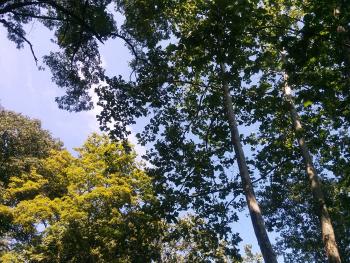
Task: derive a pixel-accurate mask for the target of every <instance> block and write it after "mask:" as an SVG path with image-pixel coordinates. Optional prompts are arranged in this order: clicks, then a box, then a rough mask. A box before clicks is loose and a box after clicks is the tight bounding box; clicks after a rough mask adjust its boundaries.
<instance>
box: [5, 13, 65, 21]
mask: <svg viewBox="0 0 350 263" xmlns="http://www.w3.org/2000/svg"><path fill="white" fill-rule="evenodd" d="M10 13H12V14H14V15H17V16H24V17H32V18H37V19H43V20H55V21H64V22H67V21H68V20H66V19H61V18H58V17H51V16H39V15H34V14H28V13H19V12H16V11H10Z"/></svg>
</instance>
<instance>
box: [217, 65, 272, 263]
mask: <svg viewBox="0 0 350 263" xmlns="http://www.w3.org/2000/svg"><path fill="white" fill-rule="evenodd" d="M220 68H221V72H222V75H223V82H222V83H223V91H224V100H225V109H226V113H227V118H228V123H229V127H230V132H231V143H232V145H233V148H234V151H235V154H236V158H237V162H238V167H239V173H240V176H241V180H242V187H243V190H244V194H245V197H246V201H247V205H248V209H249V214H250V218H251V220H252V224H253V227H254V232H255V235H256V238H257V240H258V244H259V247H260V250H261V253H262V255H263V258H264V261H265V262H266V263H277V259H276V254H275V252H274V250H273V248H272V245H271V242H270V240H269V237H268V235H267V231H266V227H265V222H264V219H263V217H262V214H261V210H260V207H259V204H258V202H257V200H256V197H255V193H254V189H253V185H252V181H251V179H250V176H249V170H248V166H247V163H246V160H245V156H244V151H243V147H242V144H241V140H240V137H239V131H238V125H237V121H236V116H235V113H234V109H233V103H232V98H231V94H230V90H229V87H228V84H227V81H226V79H225V74H226V69H225V65H224V64H220Z"/></svg>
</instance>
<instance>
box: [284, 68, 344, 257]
mask: <svg viewBox="0 0 350 263" xmlns="http://www.w3.org/2000/svg"><path fill="white" fill-rule="evenodd" d="M283 77H284V87H283V95H284V98H285V100H286V101H287V103H288V104H289V107H290V115H291V118H292V122H293V126H294V131H295V133H296V135H297V138H298V139H297V140H298V144H299V148H300V151H301V154H302V156H303V161H304V164H305V170H306V173H307V175H308V178H309V181H310V183H311V190H312V194H313V197H314V199H315V202H316V206H317V213H318V216H319V218H320V220H321V228H322V240H323V243H324V246H325V251H326V254H327V258H328V262H330V263H340V262H341V259H340V255H339V251H338V247H337V243H336V240H335V235H334V230H333V226H332V221H331V218H330V216H329V213H328V209H327V206H326V202H325V198H324V195H323V192H322V184H321V181H320V179H319V176H318V175H317V171H316V169H315V166H314V164H313V160H312V156H311V154H310V151H309V148H308V146H307V144H306V141H305V137H304V136H303V127H302V124H301V121H300V117H299V115H298V112H297V110H296V108H295V105H294V101H293V95H292V91H291V88H290V87H289V85H288V74H287V73H284V76H283Z"/></svg>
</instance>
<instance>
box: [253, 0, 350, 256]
mask: <svg viewBox="0 0 350 263" xmlns="http://www.w3.org/2000/svg"><path fill="white" fill-rule="evenodd" d="M331 6H333V4H331V3H328V7H327V4H325V5H322V7H321V6H320V5H319V3H315V2H313V1H311V2H310V3H308V4H306V5H303V4H302V5H299V4H298V3H291V2H289V1H286V2H284V1H276V2H274V3H273V4H271V5H270V6H269V4H268V3H267V7H268V8H269V9H270V12H271V13H270V18H269V19H268V20H264V21H262V23H261V25H260V26H259V27H258V28H261V31H260V39H261V40H260V41H261V44H262V51H263V52H262V55H261V56H260V58H259V59H262V60H263V61H264V63H266V64H267V66H266V64H261V65H260V66H261V69H262V70H263V71H264V72H265V73H264V77H263V78H262V79H261V80H262V81H261V86H260V87H259V88H258V89H256V90H251V91H250V94H254V93H256V92H257V93H258V94H259V96H265V98H264V99H263V102H264V103H267V105H268V107H265V106H264V105H263V104H262V103H259V104H258V105H256V107H255V105H252V104H251V105H250V107H252V108H254V109H255V111H257V112H258V114H257V116H256V117H258V118H260V121H261V120H262V123H263V125H261V126H260V127H261V129H260V131H261V137H260V140H262V139H263V140H264V141H265V144H266V141H267V142H268V143H267V146H265V147H264V148H265V149H264V150H263V151H262V152H261V154H260V156H259V161H260V165H258V166H260V167H262V166H263V167H264V168H263V174H266V171H269V170H270V171H271V172H274V173H275V174H276V175H277V176H274V177H271V178H273V185H272V186H271V188H270V189H272V190H273V189H274V191H276V192H275V194H276V196H275V197H274V198H276V199H277V200H276V199H275V200H276V202H277V204H278V203H279V204H282V202H283V198H281V196H280V195H281V192H284V193H288V192H287V191H284V190H281V188H280V187H283V188H286V185H288V184H291V182H292V181H294V179H292V178H293V177H294V176H296V174H297V173H298V172H300V173H303V171H302V170H299V171H298V169H299V168H297V167H298V166H299V167H300V164H301V163H305V165H308V167H309V168H307V169H306V170H307V171H308V174H309V175H310V174H315V173H317V171H316V169H315V166H314V165H312V161H311V159H310V151H309V150H306V148H305V146H306V141H308V143H310V144H311V145H312V146H311V147H310V150H312V152H313V153H314V154H315V155H317V157H318V158H321V159H320V160H321V162H318V161H317V159H316V162H318V167H317V169H318V170H319V171H322V169H323V171H324V172H323V174H325V173H327V172H326V169H329V168H331V167H332V164H330V162H334V163H335V162H336V161H335V160H336V159H338V158H339V157H335V156H344V155H343V153H345V154H346V149H344V148H343V149H340V147H338V146H337V147H333V146H332V147H329V144H328V143H329V142H331V141H333V142H332V145H334V143H335V141H339V142H340V141H342V140H343V139H345V140H347V139H346V137H347V136H345V138H344V134H343V131H344V130H346V129H347V128H346V127H347V124H346V122H343V121H339V120H337V119H338V118H339V117H338V116H336V115H334V105H332V106H331V105H330V104H329V103H330V101H333V103H338V101H337V100H338V99H337V98H335V97H336V96H339V95H340V93H342V95H341V96H345V98H346V96H347V95H346V93H344V92H343V91H341V90H342V89H341V88H340V89H339V87H342V85H343V81H342V80H341V78H339V76H340V75H341V74H342V73H341V72H342V69H341V67H338V66H337V64H338V63H339V58H341V56H338V55H336V56H335V57H334V55H335V54H334V52H335V51H336V48H337V45H338V44H336V42H335V41H334V38H333V37H334V36H335V35H336V34H334V32H335V31H333V32H332V30H333V29H334V28H336V26H335V25H332V23H334V22H335V21H334V19H332V18H331V16H332V15H333V12H332V7H331ZM327 12H329V13H327ZM332 20H333V21H332ZM326 24H327V25H329V27H328V26H326ZM320 25H322V26H320ZM332 28H333V29H332ZM332 35H333V36H332ZM302 45H303V46H302ZM304 47H305V48H304ZM283 49H287V50H288V54H289V55H288V63H284V65H282V66H281V65H279V64H278V63H276V61H279V58H278V57H279V56H280V55H279V54H280V52H281V51H282V50H283ZM316 50H317V52H316ZM289 52H291V53H292V54H291V53H289ZM316 54H317V56H316ZM331 54H333V55H331ZM259 59H258V60H259ZM343 59H344V56H343ZM337 60H338V61H337ZM340 64H341V63H340ZM265 66H266V67H265ZM282 67H283V68H284V69H283V70H281V68H282ZM330 68H333V69H334V70H333V71H330ZM283 71H287V73H285V74H287V75H288V76H289V80H288V81H289V83H293V84H292V85H293V89H294V90H296V100H297V101H298V103H300V104H301V105H300V106H297V109H296V107H295V105H294V103H292V104H291V100H290V99H291V98H290V96H292V95H291V93H290V87H289V86H284V88H283V87H282V86H283V85H282V84H283V81H282V82H281V81H278V78H279V77H281V76H282V77H283ZM276 73H277V74H276ZM331 75H332V77H330V76H331ZM316 76H317V77H316ZM315 77H316V78H315ZM330 79H332V83H333V86H329V80H330ZM268 83H270V84H268ZM334 84H335V86H334ZM270 85H272V87H273V89H276V90H275V91H274V90H272V91H271V89H270V88H271V86H270ZM337 85H339V87H337ZM286 87H287V89H286ZM279 90H280V91H282V90H284V91H286V92H287V97H288V98H287V100H286V103H280V102H277V103H276V98H275V97H277V96H279V94H281V92H280V91H279ZM336 90H339V93H338V91H336ZM335 91H336V92H335ZM286 92H284V93H286ZM317 92H319V94H317V95H316V93H317ZM324 92H326V93H327V94H328V93H329V95H330V96H328V95H327V96H322V93H324ZM337 93H338V94H339V95H336V94H337ZM272 94H273V96H274V97H271V95H272ZM312 94H314V95H312ZM255 95H257V94H255ZM255 95H254V96H255ZM334 95H335V96H334ZM273 103H274V104H275V105H276V106H277V107H276V106H275V107H274V108H271V105H272V104H273ZM288 105H289V106H288ZM327 105H328V106H327ZM259 107H260V109H258V108H259ZM269 107H270V109H269ZM250 110H251V109H250ZM289 110H290V111H291V112H292V116H291V117H292V120H288V119H287V118H289V117H287V118H286V116H288V113H289ZM297 111H299V112H300V114H301V115H300V116H301V119H302V122H303V123H304V124H306V127H305V129H303V130H301V129H300V119H298V118H299V117H298V116H297V115H298V113H297ZM262 114H263V115H262ZM285 114H287V115H285ZM259 115H260V117H259ZM274 115H275V116H274ZM271 116H274V117H272V118H271ZM289 121H292V123H294V124H293V125H294V127H293V126H292V127H290V128H288V129H291V130H294V131H295V128H297V130H298V131H295V132H293V133H291V132H290V131H288V130H286V128H285V127H288V126H290V125H289V124H288V122H289ZM297 123H299V125H297V126H298V127H295V124H297ZM267 127H269V128H267ZM339 128H340V129H339ZM271 136H273V137H274V138H276V136H277V138H279V140H280V142H284V143H285V144H286V145H281V143H279V142H276V141H275V140H276V139H274V138H271ZM266 137H270V138H271V139H267V140H266ZM305 139H306V140H305ZM294 140H295V141H298V142H299V147H301V148H302V150H303V151H302V152H303V160H301V159H300V157H299V156H300V151H298V150H297V149H296V147H295V145H293V141H294ZM327 144H328V145H327ZM341 144H342V143H341ZM277 147H279V148H277ZM331 148H332V150H330V149H331ZM329 150H330V151H331V152H333V153H336V154H335V156H332V157H331V156H330V155H329V152H327V151H329ZM339 150H340V151H339ZM271 152H273V155H272V154H271V156H270V157H271V158H268V160H266V156H269V155H270V154H269V153H271ZM341 152H343V153H341ZM276 156H280V158H281V160H278V158H276ZM298 159H299V160H298ZM332 159H333V160H332ZM297 160H298V161H297ZM331 160H332V161H331ZM295 161H297V162H295ZM327 162H328V163H327ZM292 163H293V165H292ZM261 164H263V165H262V166H261ZM310 165H311V166H313V169H311V170H310V167H311V166H310ZM271 166H272V169H271ZM322 166H323V167H322ZM325 168H326V169H325ZM292 169H293V170H292ZM333 169H334V168H331V170H333ZM283 172H284V173H288V174H290V175H291V176H288V177H287V176H283V177H282V178H281V174H283ZM328 173H329V172H328ZM296 178H298V180H300V176H298V175H297V176H296V177H295V179H296ZM312 178H315V176H312ZM262 179H263V178H262ZM324 179H327V180H329V177H328V178H327V177H326V178H325V177H324ZM287 180H290V182H288V181H287ZM314 180H317V178H316V179H314ZM303 181H304V180H303ZM317 181H318V180H317ZM295 183H296V184H300V183H298V182H295ZM305 183H306V181H305ZM278 184H281V185H280V186H279V187H277V185H278ZM316 185H319V184H317V183H315V181H314V182H313V183H312V188H313V189H314V190H316V192H317V193H318V195H317V196H318V197H317V198H315V199H314V203H315V206H314V207H313V208H312V209H309V208H307V206H310V205H306V206H304V212H305V211H309V215H308V214H304V212H303V211H302V210H299V209H298V210H297V211H298V212H296V210H295V209H293V208H292V207H293V206H292V205H288V208H287V209H288V210H289V212H288V211H286V214H288V215H290V216H291V218H292V216H293V215H294V216H295V213H302V214H303V217H304V218H305V221H307V220H308V219H307V218H310V217H311V218H312V216H311V214H316V215H319V217H320V219H322V220H321V222H322V228H323V231H322V232H323V240H324V242H325V251H326V252H327V254H328V258H329V261H330V262H339V261H340V258H339V255H338V256H337V255H336V254H337V250H336V249H330V246H329V244H330V243H333V248H334V247H336V246H334V245H335V240H334V237H333V238H332V236H334V234H330V238H329V237H327V232H328V231H324V230H325V229H329V226H331V225H330V218H329V216H327V214H328V213H327V211H326V210H325V209H324V208H325V206H326V199H325V198H321V199H322V200H321V201H320V197H322V189H321V187H315V186H316ZM295 186H296V185H295V184H294V188H295V190H293V189H292V188H293V186H292V185H291V188H290V189H289V191H290V192H294V193H295V194H296V189H299V190H300V188H296V187H295ZM324 190H325V189H324ZM303 192H305V191H303ZM299 195H300V196H302V195H301V194H299ZM307 195H308V196H310V195H309V194H307ZM288 199H289V198H285V199H284V200H285V201H286V200H288ZM289 200H290V199H289ZM271 203H273V201H271V202H269V204H271ZM285 203H287V202H285ZM292 203H294V201H293V202H292ZM321 203H322V204H323V205H321ZM283 206H284V204H283ZM311 206H312V205H311ZM276 208H277V207H276ZM322 211H323V212H322ZM277 214H278V213H276V216H277ZM345 214H346V213H345ZM276 216H274V217H272V220H271V221H272V222H273V221H275V222H276V219H277V221H282V222H283V221H286V220H285V219H282V218H281V217H280V215H278V216H277V217H276ZM284 216H285V214H284ZM342 217H343V216H342ZM345 217H346V216H345ZM334 218H335V219H336V218H337V216H335V217H334ZM313 220H314V219H312V220H311V221H313ZM308 224H309V223H305V225H306V226H307V225H308ZM327 224H328V227H326V225H327ZM272 225H274V226H277V228H279V227H281V226H282V225H279V223H278V224H276V223H272ZM278 225H279V227H278ZM292 225H293V223H292V222H290V223H288V224H286V225H285V226H286V227H287V226H292ZM312 225H313V223H312ZM310 226H311V224H310V225H309V226H308V227H310ZM325 227H326V228H325ZM282 228H283V227H282ZM287 228H288V227H287ZM330 231H331V232H332V230H330ZM303 232H304V230H303ZM341 232H343V231H340V233H341ZM289 233H290V232H289ZM293 235H294V237H293ZM296 235H297V234H296V232H293V233H290V240H292V239H294V240H296V238H295V236H296ZM343 235H344V232H343V233H342V234H341V236H343ZM284 236H285V237H288V236H289V234H288V231H286V232H285V233H284ZM315 236H320V235H318V234H316V235H315ZM309 240H310V239H309ZM316 240H317V239H316ZM340 240H342V238H340ZM306 242H307V241H306ZM293 243H294V242H290V243H289V244H293ZM316 243H318V244H319V242H316ZM294 244H295V245H292V246H294V248H296V247H299V248H301V247H302V246H303V245H300V246H298V244H297V243H294ZM307 247H308V246H306V245H304V248H307ZM314 251H315V250H314ZM318 251H322V250H320V249H318ZM332 251H333V252H334V253H332ZM345 251H346V249H345V250H343V252H344V253H346V252H345ZM305 252H306V251H305ZM306 253H308V252H306ZM321 254H322V253H321ZM332 254H333V255H332ZM305 256H306V255H305ZM318 258H319V259H317V260H323V255H322V256H318ZM344 258H346V256H345V257H344ZM294 260H295V259H294ZM294 260H293V259H292V261H293V262H294ZM303 260H306V259H305V258H304V259H303ZM313 260H315V259H313ZM303 262H305V261H303ZM322 262H323V261H322Z"/></svg>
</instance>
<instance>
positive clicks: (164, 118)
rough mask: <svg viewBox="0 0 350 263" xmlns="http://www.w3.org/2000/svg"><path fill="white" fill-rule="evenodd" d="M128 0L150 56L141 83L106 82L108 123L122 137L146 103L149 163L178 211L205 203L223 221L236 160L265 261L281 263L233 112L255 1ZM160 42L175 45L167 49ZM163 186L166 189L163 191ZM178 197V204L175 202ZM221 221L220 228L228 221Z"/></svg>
mask: <svg viewBox="0 0 350 263" xmlns="http://www.w3.org/2000/svg"><path fill="white" fill-rule="evenodd" d="M122 3H123V4H124V6H125V16H126V23H125V25H126V26H128V27H129V28H130V29H128V32H132V33H133V34H134V35H133V36H134V38H135V39H138V40H140V39H141V40H140V42H141V44H140V45H141V46H142V45H144V46H146V47H147V54H145V56H144V57H145V58H146V59H147V61H146V62H144V63H143V64H140V63H139V64H137V65H136V66H135V72H136V73H137V75H136V82H135V83H132V82H131V83H125V82H124V81H122V80H121V79H117V78H115V79H112V80H109V81H107V83H108V84H110V87H105V88H101V89H99V90H98V93H99V95H100V97H101V98H102V101H101V102H100V105H101V106H102V107H103V108H104V110H103V112H102V114H101V117H100V119H101V122H102V124H105V123H106V122H107V123H108V122H109V121H110V120H113V121H114V123H117V125H116V127H115V130H116V131H115V130H114V131H113V132H115V133H114V134H115V135H116V136H120V134H121V133H122V132H123V128H122V127H119V126H118V124H120V123H121V124H124V125H125V124H129V123H130V122H131V121H130V119H131V120H133V119H134V118H137V117H139V116H140V115H142V114H145V112H146V110H144V108H145V107H146V105H147V108H148V109H150V110H149V112H148V113H149V114H150V115H151V116H152V117H151V121H150V124H149V125H148V126H146V129H145V133H143V134H142V135H141V136H140V138H141V141H142V142H143V143H147V142H156V144H155V149H156V151H154V152H152V153H150V155H149V160H150V161H151V162H152V164H153V165H155V167H156V169H155V173H156V174H159V175H158V177H157V179H158V180H159V189H158V190H157V192H158V193H161V194H162V195H163V197H164V195H165V196H167V197H166V198H165V199H166V200H169V201H170V203H173V204H171V207H172V208H173V207H177V206H179V207H180V209H188V208H189V206H190V208H194V209H196V210H197V211H198V210H199V211H200V210H201V209H202V208H203V204H205V205H207V206H208V208H207V209H206V210H209V209H210V210H213V211H215V215H214V214H213V213H211V215H209V214H208V213H207V212H205V213H207V214H206V215H207V216H208V217H210V220H212V221H213V222H214V221H218V216H217V215H216V213H219V217H222V215H224V214H226V215H227V214H228V211H229V206H230V204H231V201H228V200H227V198H228V196H229V195H230V194H231V193H233V194H234V195H236V193H237V190H238V189H239V188H238V189H237V188H236V186H237V182H235V180H232V178H230V177H229V176H228V174H227V172H228V171H227V169H228V168H230V166H231V165H232V162H233V160H234V158H235V159H237V162H238V167H239V171H240V173H239V174H240V176H241V185H242V188H243V193H244V196H245V197H246V202H247V204H248V208H249V212H250V214H251V218H252V222H253V226H254V230H255V233H256V236H257V239H258V242H259V245H260V247H261V249H262V253H263V255H264V258H265V260H266V261H267V262H276V258H275V255H274V252H273V249H272V246H271V244H270V241H269V239H268V236H267V232H266V229H265V226H264V221H263V218H262V215H261V210H260V208H259V205H258V203H257V201H256V198H255V194H254V191H253V186H252V183H251V178H250V172H249V169H248V165H247V163H246V158H245V156H244V152H243V147H242V145H241V141H240V134H239V132H238V128H237V127H238V121H239V120H237V117H236V113H237V112H238V109H236V111H235V110H234V108H233V102H232V97H231V96H232V94H238V95H239V90H240V89H241V83H240V82H241V77H240V74H242V73H243V74H244V73H245V72H244V71H243V70H244V69H245V68H246V67H247V65H249V63H250V62H251V60H250V59H249V57H250V56H251V55H253V54H254V53H253V50H254V45H255V43H254V41H252V39H250V38H247V37H241V35H242V34H244V33H243V32H244V31H245V30H246V29H247V27H249V26H252V24H251V23H254V21H252V20H251V19H250V17H251V13H252V12H255V10H254V8H253V5H251V4H250V3H249V2H242V3H229V2H226V1H214V2H210V3H206V2H202V1H200V2H198V3H197V2H195V1H180V2H178V3H165V2H162V1H159V2H157V4H155V3H150V4H143V3H139V2H137V1H136V2H134V1H132V2H129V1H125V2H122ZM129 10H138V11H137V13H138V14H139V16H138V17H137V18H135V17H134V16H133V15H132V13H129ZM133 12H134V11H133ZM142 20H147V21H152V25H156V26H154V27H153V28H151V29H150V30H149V31H147V30H146V32H145V31H144V30H143V28H142V31H141V30H140V28H139V25H141V22H140V21H142ZM139 30H140V31H139ZM170 36H173V37H174V38H175V41H172V40H171V38H170ZM206 36H210V39H209V38H207V37H206ZM160 41H168V42H170V43H166V44H164V45H163V46H161V45H160V44H159V43H160ZM242 46H243V47H244V49H243V48H241V47H242ZM237 54H239V55H237ZM232 61H234V63H232ZM141 63H142V62H141ZM227 68H228V69H227ZM249 75H250V72H249V71H248V72H247V74H245V75H244V79H247V80H249ZM235 89H236V90H235ZM125 98H127V99H125ZM113 100H114V102H113V103H111V101H113ZM114 105H118V108H117V109H116V108H114V107H115V106H114ZM127 105H128V106H127ZM140 105H141V106H140ZM142 105H144V106H142ZM130 106H131V107H130ZM141 107H142V109H140V108H141ZM126 108H127V110H124V111H123V112H121V110H123V109H126ZM116 112H118V114H115V113H116ZM126 116H127V117H126ZM105 127H106V125H105ZM161 131H164V132H161ZM158 136H159V137H158ZM232 149H234V152H235V157H233V156H232ZM164 177H165V178H164ZM165 179H167V180H165ZM164 185H166V186H168V189H166V188H167V187H163V189H162V186H164ZM235 188H236V189H235ZM209 189H211V190H209ZM239 191H240V190H239ZM192 193H194V194H192ZM213 193H214V195H213V198H214V200H215V203H217V202H219V203H218V204H217V206H216V207H215V208H209V207H211V206H212V204H213V203H214V202H213V201H211V200H212V198H211V197H210V195H211V194H213ZM179 196H181V197H182V199H179V198H178V197H179ZM175 197H177V200H179V204H176V203H175V202H176V201H175ZM192 197H195V199H193V198H192ZM209 200H210V201H209ZM221 210H222V212H221ZM224 211H225V212H224ZM203 212H204V211H203ZM203 212H200V213H203ZM215 217H216V219H214V218H215ZM212 218H213V219H212ZM220 220H221V223H220V224H221V225H225V223H226V224H227V222H229V221H230V219H229V218H227V219H220ZM231 220H232V219H231ZM223 223H224V224H223ZM216 224H217V223H216ZM224 229H227V227H226V228H223V230H220V233H221V234H223V235H225V230H224Z"/></svg>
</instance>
